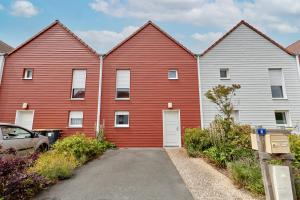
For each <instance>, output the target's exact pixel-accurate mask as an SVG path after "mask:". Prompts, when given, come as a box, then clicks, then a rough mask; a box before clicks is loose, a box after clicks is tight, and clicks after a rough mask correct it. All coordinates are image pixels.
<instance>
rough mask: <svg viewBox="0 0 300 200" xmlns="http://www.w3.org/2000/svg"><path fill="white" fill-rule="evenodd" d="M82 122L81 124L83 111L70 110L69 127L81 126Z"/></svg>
mask: <svg viewBox="0 0 300 200" xmlns="http://www.w3.org/2000/svg"><path fill="white" fill-rule="evenodd" d="M82 124H83V112H82V111H70V117H69V127H73V128H82Z"/></svg>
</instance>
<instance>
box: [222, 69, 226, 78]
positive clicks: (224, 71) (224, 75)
mask: <svg viewBox="0 0 300 200" xmlns="http://www.w3.org/2000/svg"><path fill="white" fill-rule="evenodd" d="M227 71H228V70H227V69H220V77H221V78H227Z"/></svg>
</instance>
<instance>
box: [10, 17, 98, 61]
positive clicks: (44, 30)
mask: <svg viewBox="0 0 300 200" xmlns="http://www.w3.org/2000/svg"><path fill="white" fill-rule="evenodd" d="M55 25H59V26H61V27H62V28H63V29H65V30H66V31H67V32H69V33H70V34H71V35H72V36H73V37H74V38H75V39H76V40H78V41H79V42H80V43H81V44H82V45H84V46H85V47H86V48H88V49H89V50H90V51H91V52H92V53H94V54H95V55H97V56H99V54H98V53H97V52H96V51H95V50H94V49H93V48H91V47H90V46H89V45H87V44H86V43H85V42H84V41H83V40H81V39H80V38H79V37H78V36H77V35H75V34H74V33H73V32H72V31H71V30H70V29H68V28H67V27H66V26H65V25H63V24H62V23H61V22H60V21H59V20H55V21H54V22H52V23H51V24H50V25H49V26H47V27H45V28H44V29H42V30H41V31H40V32H38V33H37V34H35V35H34V36H33V37H31V38H30V39H29V40H27V41H25V42H24V43H22V44H21V45H20V46H18V47H17V48H15V49H14V50H13V51H12V52H10V53H9V54H8V55H10V54H13V53H14V52H16V51H18V50H19V49H21V48H23V47H24V46H26V45H27V44H28V43H30V42H31V41H33V40H34V39H36V38H37V37H39V36H40V35H41V34H43V33H45V32H46V31H47V30H49V29H51V28H52V27H54V26H55Z"/></svg>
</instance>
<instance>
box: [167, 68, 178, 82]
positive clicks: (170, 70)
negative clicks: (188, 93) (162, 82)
mask: <svg viewBox="0 0 300 200" xmlns="http://www.w3.org/2000/svg"><path fill="white" fill-rule="evenodd" d="M170 72H175V73H176V77H175V78H172V77H170ZM168 79H169V80H177V79H178V70H177V69H169V70H168Z"/></svg>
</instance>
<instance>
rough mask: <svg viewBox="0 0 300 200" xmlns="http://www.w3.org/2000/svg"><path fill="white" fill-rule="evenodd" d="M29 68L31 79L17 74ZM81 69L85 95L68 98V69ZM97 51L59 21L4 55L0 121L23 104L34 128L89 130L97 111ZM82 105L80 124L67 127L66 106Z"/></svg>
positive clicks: (77, 108)
mask: <svg viewBox="0 0 300 200" xmlns="http://www.w3.org/2000/svg"><path fill="white" fill-rule="evenodd" d="M24 68H32V69H33V70H34V71H33V80H22V76H23V70H24ZM73 69H86V70H87V76H86V94H85V100H82V101H80V100H77V101H76V100H73V101H72V100H70V97H71V87H72V70H73ZM98 79H99V57H98V56H97V55H96V54H95V53H94V52H92V51H91V50H90V49H89V48H87V47H86V46H84V45H83V44H82V43H81V42H79V40H78V39H76V38H75V37H74V36H73V35H72V34H71V33H70V32H68V31H67V30H66V29H65V28H64V27H63V26H62V25H61V24H60V23H54V24H53V26H51V27H50V28H49V29H48V30H46V31H45V32H43V33H41V34H40V35H39V36H38V37H36V38H35V39H33V40H32V41H30V42H28V43H27V44H26V45H24V46H23V47H21V48H20V49H18V50H17V51H15V52H14V53H12V54H11V55H9V56H8V57H7V59H6V63H5V67H4V73H3V79H2V84H1V86H0V97H1V98H0V121H1V122H8V123H14V122H15V115H16V110H22V108H21V104H22V103H23V102H26V103H28V104H29V110H34V111H35V113H34V122H33V128H34V129H37V128H38V129H41V128H59V129H62V130H63V133H64V135H69V134H73V133H75V132H77V131H80V132H84V133H86V134H88V135H91V136H94V134H95V124H96V115H97V97H98ZM71 110H75V111H83V115H84V120H83V128H79V129H75V128H68V119H69V111H71Z"/></svg>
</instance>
